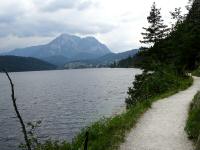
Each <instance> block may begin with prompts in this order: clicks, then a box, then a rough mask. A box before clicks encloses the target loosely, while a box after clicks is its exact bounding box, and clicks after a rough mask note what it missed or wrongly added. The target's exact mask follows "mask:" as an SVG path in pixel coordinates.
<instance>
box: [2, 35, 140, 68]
mask: <svg viewBox="0 0 200 150" xmlns="http://www.w3.org/2000/svg"><path fill="white" fill-rule="evenodd" d="M137 52H138V50H130V51H126V52H122V53H112V52H111V51H110V50H109V49H108V48H107V46H106V45H105V44H102V43H100V42H99V41H98V40H97V39H95V38H94V37H85V38H81V37H78V36H75V35H69V34H61V35H60V36H58V37H57V38H55V39H54V40H52V41H51V42H49V43H48V44H44V45H38V46H32V47H27V48H20V49H15V50H13V51H10V52H7V53H2V54H0V55H6V56H21V57H33V58H37V59H41V60H43V61H46V62H48V63H50V64H53V65H56V66H58V68H60V69H62V68H63V67H64V66H68V65H67V64H70V66H74V65H75V66H76V67H77V66H79V65H80V66H85V67H87V66H89V67H91V66H92V67H96V66H108V65H109V64H111V63H113V62H115V61H120V60H121V59H125V58H127V57H129V56H133V55H135V54H136V53H137ZM67 68H68V67H67Z"/></svg>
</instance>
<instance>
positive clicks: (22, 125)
mask: <svg viewBox="0 0 200 150" xmlns="http://www.w3.org/2000/svg"><path fill="white" fill-rule="evenodd" d="M3 72H4V73H5V74H6V76H7V78H8V80H9V82H10V86H11V92H12V94H11V98H12V102H13V107H14V109H15V112H16V115H17V118H18V119H19V122H20V124H21V127H22V132H23V134H24V140H25V142H26V146H27V149H28V150H31V145H30V143H29V140H28V136H27V131H26V127H25V124H24V121H23V119H22V117H21V115H20V113H19V110H18V108H17V104H16V98H15V90H14V84H13V82H12V79H11V78H10V76H9V74H8V72H7V71H6V70H3Z"/></svg>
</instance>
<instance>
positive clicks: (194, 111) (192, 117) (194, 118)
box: [185, 91, 200, 146]
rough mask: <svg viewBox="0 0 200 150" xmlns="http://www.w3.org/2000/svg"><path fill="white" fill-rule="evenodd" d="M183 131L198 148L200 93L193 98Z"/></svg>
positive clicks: (199, 144) (199, 142)
mask: <svg viewBox="0 0 200 150" xmlns="http://www.w3.org/2000/svg"><path fill="white" fill-rule="evenodd" d="M185 131H186V132H187V134H188V137H189V138H190V139H191V140H193V141H194V143H196V144H197V146H200V139H199V141H197V140H198V137H200V91H199V92H197V94H196V95H195V96H194V98H193V100H192V103H191V105H190V110H189V114H188V120H187V123H186V127H185Z"/></svg>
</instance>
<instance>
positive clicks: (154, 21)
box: [140, 2, 169, 45]
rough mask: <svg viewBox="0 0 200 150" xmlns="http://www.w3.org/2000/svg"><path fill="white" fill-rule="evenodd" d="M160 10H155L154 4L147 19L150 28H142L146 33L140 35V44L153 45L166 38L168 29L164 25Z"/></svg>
mask: <svg viewBox="0 0 200 150" xmlns="http://www.w3.org/2000/svg"><path fill="white" fill-rule="evenodd" d="M160 10H161V9H158V8H156V3H155V2H154V3H153V5H152V7H151V11H150V15H149V16H148V17H147V20H148V23H149V24H150V26H149V27H148V28H145V27H143V29H144V30H145V31H146V32H145V33H142V35H143V40H141V41H140V42H141V43H144V44H151V45H153V44H155V43H156V42H158V41H159V40H161V39H164V38H165V37H166V36H167V34H168V31H169V28H167V25H164V23H163V19H162V16H161V13H160Z"/></svg>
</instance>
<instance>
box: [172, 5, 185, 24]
mask: <svg viewBox="0 0 200 150" xmlns="http://www.w3.org/2000/svg"><path fill="white" fill-rule="evenodd" d="M181 13H182V11H181V7H179V8H175V10H174V12H170V14H171V16H172V19H174V20H175V21H176V24H175V25H173V26H176V25H179V24H181V23H182V22H183V20H184V18H185V17H184V16H183V15H181Z"/></svg>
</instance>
